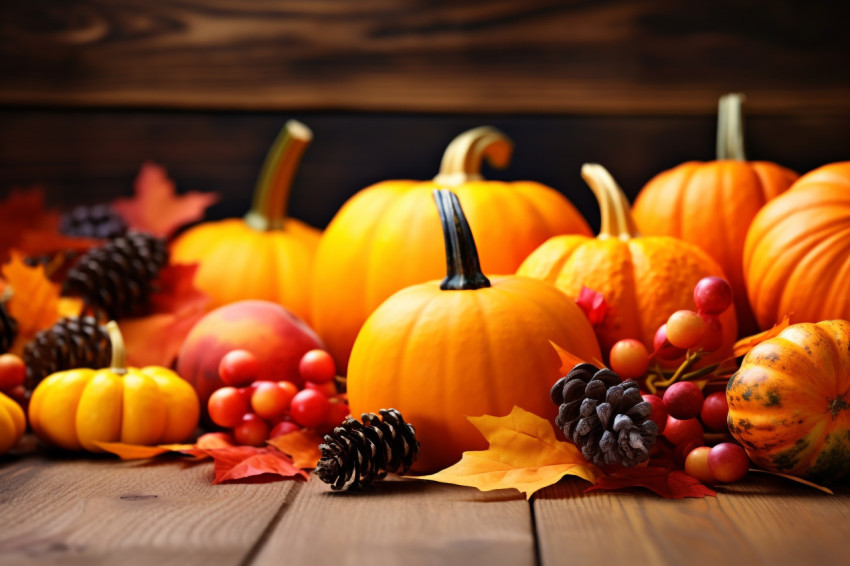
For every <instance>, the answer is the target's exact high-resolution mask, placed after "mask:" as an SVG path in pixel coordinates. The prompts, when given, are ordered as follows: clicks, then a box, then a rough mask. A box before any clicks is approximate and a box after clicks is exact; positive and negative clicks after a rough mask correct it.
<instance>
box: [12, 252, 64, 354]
mask: <svg viewBox="0 0 850 566" xmlns="http://www.w3.org/2000/svg"><path fill="white" fill-rule="evenodd" d="M3 277H5V278H6V283H7V288H9V289H11V293H12V298H11V299H9V303H8V309H9V314H10V315H12V316H13V317H14V318H15V319H16V320H17V321H18V338H17V339H16V340H15V345H14V346H13V347H12V352H13V353H16V354H20V353H21V352H22V351H23V347H24V345H25V344H26V343H27V342H29V341H30V340H31V339H32V338H33V337H34V336H35V335H36V333H37V332H38V331H39V330H42V329H44V328H49V327H51V326H53V323H55V322H56V321H57V320H59V316H60V315H59V285H57V284H55V283H52V282H51V281H50V279H48V277H47V275H46V274H45V273H44V266H43V265H39V266H36V267H30V266H28V265H27V264H26V263H24V258H23V256H22V255H21V254H20V253H19V252H16V251H13V252H12V258H11V259H10V260H9V262H8V263H6V264H5V265H4V266H3Z"/></svg>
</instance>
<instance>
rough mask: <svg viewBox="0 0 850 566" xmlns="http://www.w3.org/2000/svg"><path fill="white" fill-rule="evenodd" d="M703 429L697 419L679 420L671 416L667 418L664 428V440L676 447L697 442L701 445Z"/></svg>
mask: <svg viewBox="0 0 850 566" xmlns="http://www.w3.org/2000/svg"><path fill="white" fill-rule="evenodd" d="M702 433H703V428H702V425H701V424H700V422H699V420H697V419H685V420H679V419H677V418H674V417H672V416H669V417H667V425H666V426H665V427H664V438H666V439H667V440H669V441H670V442H671V443H673V445H675V446H678V445H680V444H685V443H686V442H693V441H696V442H699V444H698V445H701V444H703V443H704V442H703V439H702Z"/></svg>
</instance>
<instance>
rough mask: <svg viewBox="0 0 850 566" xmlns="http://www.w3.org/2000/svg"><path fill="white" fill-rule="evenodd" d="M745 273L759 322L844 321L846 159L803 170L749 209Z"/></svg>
mask: <svg viewBox="0 0 850 566" xmlns="http://www.w3.org/2000/svg"><path fill="white" fill-rule="evenodd" d="M744 276H745V278H746V282H747V292H748V294H749V299H750V304H752V306H753V312H754V313H755V315H756V318H757V319H758V322H759V325H760V326H761V327H762V328H769V327H770V326H772V325H773V324H774V323H775V322H777V321H779V320H781V319H782V317H784V316H785V315H786V314H787V315H790V317H791V322H818V321H821V320H828V319H833V318H843V319H850V292H849V291H848V287H847V281H848V279H850V161H845V162H842V163H833V164H831V165H825V166H823V167H821V168H819V169H815V170H814V171H812V172H810V173H807V174H806V175H804V176H802V177H800V179H799V180H798V181H797V182H796V183H794V185H793V186H792V187H791V189H790V190H789V191H788V192H786V193H785V194H783V195H781V196H779V197H777V198H776V199H774V200H772V201H771V202H769V203H767V204H766V205H765V207H764V208H763V209H762V210H761V211H760V212H759V213H758V215H756V217H755V219H754V220H753V223H752V225H751V226H750V230H749V232H748V233H747V241H746V245H745V247H744Z"/></svg>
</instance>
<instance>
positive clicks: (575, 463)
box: [421, 407, 599, 499]
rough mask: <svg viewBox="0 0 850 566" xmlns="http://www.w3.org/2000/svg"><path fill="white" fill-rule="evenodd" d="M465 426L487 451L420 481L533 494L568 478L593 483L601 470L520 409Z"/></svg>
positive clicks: (467, 456) (545, 424)
mask: <svg viewBox="0 0 850 566" xmlns="http://www.w3.org/2000/svg"><path fill="white" fill-rule="evenodd" d="M469 421H470V422H471V423H472V424H473V425H475V427H476V428H477V429H478V430H479V431H480V432H481V434H482V435H484V437H485V438H486V439H487V441H488V442H489V443H490V447H489V448H488V449H487V450H480V451H474V452H464V453H463V456H462V458H461V460H460V462H458V463H457V464H455V465H453V466H450V467H448V468H446V469H444V470H442V471H440V472H437V473H436V474H432V475H430V476H424V477H422V478H421V479H426V480H431V481H438V482H442V483H451V484H456V485H465V486H470V487H475V488H478V489H480V490H481V491H490V490H493V489H506V488H513V489H517V490H519V491H520V492H522V493H524V494H525V496H526V497H527V498H529V499H530V498H531V496H532V495H533V494H534V492H536V491H538V490H540V489H543V488H544V487H546V486H549V485H552V484H554V483H556V482H557V481H558V480H560V479H561V478H562V477H564V476H566V475H574V476H578V477H580V478H583V479H585V480H587V481H589V482H594V481H596V478H597V476H598V475H599V470H598V469H597V468H596V467H595V466H593V465H592V464H590V463H588V462H587V460H586V459H585V458H584V456H582V454H581V452H580V451H579V449H578V448H576V446H575V445H574V444H570V443H568V442H563V441H560V440H558V439H557V438H555V431H554V430H553V429H552V425H551V424H550V423H549V421H547V420H546V419H544V418H541V417H538V416H537V415H535V414H534V413H530V412H528V411H526V410H524V409H521V408H519V407H514V408H513V410H512V411H511V412H510V414H508V415H506V416H504V417H493V416H489V415H484V416H481V417H469Z"/></svg>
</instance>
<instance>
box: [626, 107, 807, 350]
mask: <svg viewBox="0 0 850 566" xmlns="http://www.w3.org/2000/svg"><path fill="white" fill-rule="evenodd" d="M742 98H743V97H742V96H741V95H740V94H728V95H726V96H724V97H721V99H720V106H719V113H718V123H717V160H716V161H709V162H699V161H689V162H687V163H682V164H681V165H678V166H676V167H674V168H673V169H670V170H668V171H664V172H663V173H660V174H659V175H657V176H656V177H654V178H653V179H651V180H650V181H649V182H648V183H647V184H646V186H645V187H644V188H643V189H642V190H641V191H640V193H639V194H638V197H637V199H636V200H635V204H634V218H635V221H636V222H637V226H638V229H640V231H641V232H643V233H644V234H647V235H653V236H674V237H676V238H680V239H682V240H685V241H686V242H690V243H692V244H696V245H697V246H699V247H700V248H702V249H703V250H704V251H705V252H706V253H708V255H710V256H711V257H712V258H714V260H715V261H717V263H719V264H720V267H721V268H723V272H724V273H725V274H726V276H727V277H728V280H729V283H730V284H731V285H732V289H733V291H734V298H735V310H736V312H737V314H738V327H739V329H740V331H741V332H742V333H744V334H751V333H753V332H755V331H756V321H755V318H754V316H753V313H752V311H751V309H750V305H749V302H748V300H747V289H746V285H745V284H744V272H743V267H742V261H743V257H744V240H745V239H746V237H747V228H749V226H750V222H751V221H752V219H753V217H755V215H756V213H757V212H758V211H759V209H760V208H761V207H762V206H763V205H764V204H765V203H766V202H767V201H769V200H771V199H773V198H775V197H776V196H778V195H779V194H781V193H782V192H784V191H785V190H787V189H788V187H790V186H791V183H793V182H794V180H795V179H796V178H797V174H796V173H795V172H793V171H791V170H790V169H786V168H785V167H782V166H780V165H777V164H775V163H770V162H768V161H746V157H745V155H744V142H743V139H744V136H743V127H742V120H741V101H742Z"/></svg>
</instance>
